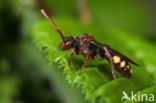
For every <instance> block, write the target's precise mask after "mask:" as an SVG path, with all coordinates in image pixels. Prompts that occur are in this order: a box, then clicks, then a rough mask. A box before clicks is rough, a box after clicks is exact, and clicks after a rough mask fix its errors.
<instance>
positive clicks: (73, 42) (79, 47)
mask: <svg viewBox="0 0 156 103" xmlns="http://www.w3.org/2000/svg"><path fill="white" fill-rule="evenodd" d="M41 13H42V14H43V15H44V16H45V17H46V18H47V19H48V20H49V21H50V22H51V23H52V24H53V26H54V27H55V29H56V31H57V32H58V33H59V35H60V36H61V38H62V42H61V43H60V48H61V49H62V50H63V51H65V50H69V49H72V51H71V54H70V57H69V66H70V68H71V69H72V70H74V71H76V70H75V69H74V68H72V67H71V59H72V57H73V54H74V53H76V54H77V55H78V54H82V55H85V61H84V64H83V65H82V67H81V70H80V72H79V76H80V75H81V73H82V72H83V70H84V68H85V66H86V64H87V62H88V60H89V58H90V57H91V58H92V59H93V60H94V57H97V58H98V59H99V60H103V59H107V60H108V62H109V63H110V65H111V67H112V75H113V78H114V80H115V81H116V82H117V83H118V80H117V77H116V75H115V70H116V71H117V72H119V73H121V74H123V75H124V76H126V77H128V78H130V77H131V76H132V70H131V68H130V65H129V63H132V64H134V65H136V66H138V64H137V63H136V62H134V61H132V60H131V59H129V58H128V57H126V56H124V55H123V54H121V53H119V52H118V51H115V50H113V49H112V48H110V47H109V46H108V45H106V44H101V43H99V42H97V41H96V40H95V39H94V37H93V36H91V35H89V34H85V33H82V34H78V35H77V36H76V37H72V36H63V34H62V32H61V31H60V29H59V28H58V26H57V25H56V24H55V23H54V21H53V20H52V19H50V17H49V16H48V15H47V13H46V12H45V11H44V9H41Z"/></svg>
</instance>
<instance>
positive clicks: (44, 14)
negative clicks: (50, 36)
mask: <svg viewBox="0 0 156 103" xmlns="http://www.w3.org/2000/svg"><path fill="white" fill-rule="evenodd" d="M41 13H42V14H43V16H45V17H46V18H47V19H48V20H49V21H50V22H51V24H52V25H53V26H54V27H55V29H56V31H57V32H58V33H59V34H60V36H61V38H62V40H63V41H64V36H63V34H62V32H61V31H60V29H59V27H58V26H57V25H56V24H55V23H54V21H53V20H52V19H50V17H49V16H48V14H47V13H46V12H45V10H44V9H41Z"/></svg>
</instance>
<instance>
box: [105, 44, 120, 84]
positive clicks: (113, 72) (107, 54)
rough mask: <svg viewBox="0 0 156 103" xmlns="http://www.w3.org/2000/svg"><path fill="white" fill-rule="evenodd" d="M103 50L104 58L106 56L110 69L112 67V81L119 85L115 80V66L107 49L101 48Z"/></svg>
mask: <svg viewBox="0 0 156 103" xmlns="http://www.w3.org/2000/svg"><path fill="white" fill-rule="evenodd" d="M103 49H104V50H105V52H106V56H107V58H108V59H109V61H110V64H111V67H112V75H113V78H114V80H115V81H116V83H119V82H118V80H117V77H116V75H115V65H114V63H113V59H112V56H111V54H110V53H109V51H108V49H107V48H106V47H103Z"/></svg>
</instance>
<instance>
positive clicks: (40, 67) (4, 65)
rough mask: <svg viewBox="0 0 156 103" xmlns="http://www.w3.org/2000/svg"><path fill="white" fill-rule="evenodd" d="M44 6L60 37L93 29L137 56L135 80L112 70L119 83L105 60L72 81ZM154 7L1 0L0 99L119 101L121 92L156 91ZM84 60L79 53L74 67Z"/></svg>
mask: <svg viewBox="0 0 156 103" xmlns="http://www.w3.org/2000/svg"><path fill="white" fill-rule="evenodd" d="M41 8H44V9H45V10H46V11H47V12H48V14H49V15H50V16H51V17H53V19H54V20H55V22H56V24H58V26H59V27H60V28H61V30H62V32H63V33H64V34H65V35H67V34H68V35H73V36H75V35H77V34H78V33H89V34H92V35H94V37H95V38H96V40H98V41H100V42H102V43H106V44H109V45H110V46H111V47H112V48H114V49H116V50H118V51H121V52H122V53H123V54H126V55H127V56H128V57H130V58H132V59H134V60H135V61H137V62H138V63H139V64H140V67H134V66H132V70H133V71H134V74H133V77H132V79H127V78H125V77H123V76H122V75H120V74H119V73H117V76H118V79H119V82H120V84H119V85H118V84H116V83H115V82H114V81H113V78H112V75H111V67H110V66H109V64H108V63H107V61H106V60H104V61H98V60H95V61H91V62H89V63H88V66H87V67H86V69H85V71H84V73H83V75H82V76H81V77H80V78H77V73H74V72H73V71H71V70H70V69H69V67H68V63H67V61H68V57H69V53H70V51H67V52H63V51H61V50H60V49H59V47H58V46H59V43H60V42H61V39H60V37H59V36H58V34H57V32H56V31H55V30H54V28H53V27H52V25H51V24H50V23H49V22H48V21H47V20H46V19H45V18H44V17H43V16H42V15H41V13H40V9H41ZM155 10H156V1H155V0H98V1H95V0H1V1H0V103H120V102H121V97H122V91H123V90H125V91H126V92H127V93H128V94H130V93H131V91H132V90H133V91H134V92H135V93H137V92H138V91H141V93H142V92H143V93H154V94H155V95H156V85H155V83H156V58H155V53H156V46H155V45H156V13H155ZM83 61H84V59H83V57H82V56H76V58H75V59H73V61H72V66H74V67H75V68H80V67H81V65H82V63H83ZM122 102H126V103H127V102H129V101H126V100H125V101H122Z"/></svg>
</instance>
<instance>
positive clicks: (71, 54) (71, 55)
mask: <svg viewBox="0 0 156 103" xmlns="http://www.w3.org/2000/svg"><path fill="white" fill-rule="evenodd" d="M75 50H76V49H75V48H73V49H72V51H71V53H70V57H69V62H68V63H69V67H70V68H71V69H72V70H73V71H75V72H76V69H75V68H72V67H71V59H72V57H73V54H74V52H75Z"/></svg>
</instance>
